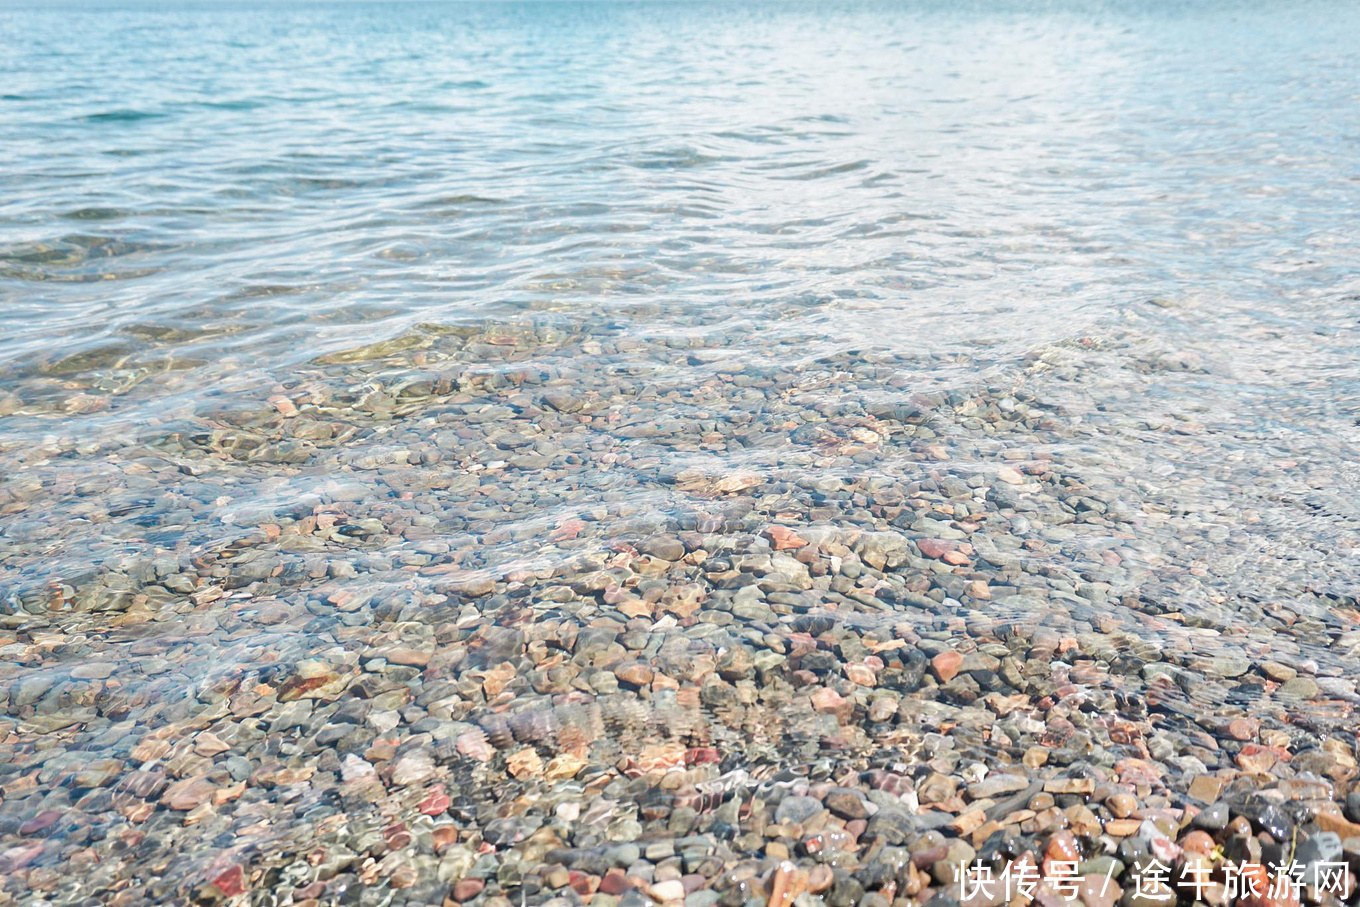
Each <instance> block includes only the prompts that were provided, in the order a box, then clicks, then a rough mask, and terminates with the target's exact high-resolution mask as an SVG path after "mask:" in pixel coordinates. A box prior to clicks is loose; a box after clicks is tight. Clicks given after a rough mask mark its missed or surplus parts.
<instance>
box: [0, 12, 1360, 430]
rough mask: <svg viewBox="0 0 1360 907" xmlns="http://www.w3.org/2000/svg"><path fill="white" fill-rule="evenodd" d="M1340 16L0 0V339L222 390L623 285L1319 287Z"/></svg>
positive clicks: (1345, 52) (786, 323) (902, 318)
mask: <svg viewBox="0 0 1360 907" xmlns="http://www.w3.org/2000/svg"><path fill="white" fill-rule="evenodd" d="M1358 26H1360V21H1358V20H1357V12H1356V9H1355V7H1354V5H1352V4H1344V3H1339V4H1325V3H1311V4H1295V5H1291V7H1290V12H1289V14H1288V15H1282V14H1280V12H1279V9H1278V8H1277V7H1275V6H1274V5H1271V4H1231V3H1213V4H1174V3H1143V4H1138V3H1114V4H1098V3H1090V4H1042V5H1031V4H964V5H956V4H911V3H901V4H878V3H864V4H850V5H844V4H836V5H818V4H807V3H791V4H778V3H752V4H722V3H711V4H708V3H706V4H647V3H585V4H578V3H541V4H533V3H531V4H522V3H492V4H481V3H458V4H442V3H399V4H369V3H339V4H327V3H296V4H294V3H284V4H253V5H252V4H219V3H202V4H176V3H145V4H139V3H134V4H125V3H98V4H95V3H91V4H77V5H52V4H42V5H29V4H22V3H21V4H15V3H6V4H5V5H4V6H0V84H3V92H2V93H0V98H2V99H0V199H3V202H0V204H2V205H3V207H0V231H2V232H0V237H3V239H2V243H3V244H2V245H0V261H3V270H2V271H0V281H3V282H2V283H0V292H3V294H4V296H5V299H6V304H5V306H4V311H3V314H0V319H3V327H4V337H3V340H0V362H3V363H4V366H5V367H6V368H7V369H9V370H11V372H12V373H17V374H20V375H22V374H24V373H26V370H28V369H32V368H34V367H36V366H37V365H39V364H40V363H42V362H45V361H48V360H49V359H50V358H52V357H53V356H65V355H69V354H70V353H73V352H78V351H89V352H96V351H99V350H112V351H114V352H117V353H120V354H126V355H127V356H130V357H131V358H130V360H128V361H131V362H134V363H147V364H149V365H151V366H153V367H154V366H155V365H156V364H159V363H163V362H166V361H173V360H190V361H194V362H195V363H201V364H195V365H194V368H195V374H196V375H197V376H198V381H197V383H198V384H199V386H200V387H208V386H210V385H212V384H213V383H215V382H226V383H227V386H228V387H230V388H232V389H238V388H239V389H241V390H243V391H244V390H245V389H246V388H247V387H249V386H250V385H252V384H259V383H260V382H263V381H264V380H265V379H266V376H267V375H273V374H276V373H277V372H278V371H279V370H286V369H287V368H289V367H290V366H292V365H295V364H297V363H299V362H301V361H304V360H305V359H306V358H307V357H308V356H310V355H312V354H314V353H315V352H317V351H324V350H330V349H338V348H343V347H344V346H346V345H348V344H349V341H350V340H351V339H352V337H353V335H354V332H355V331H356V330H361V331H362V332H363V333H364V334H365V336H375V337H377V336H391V335H395V334H398V333H400V332H401V331H402V330H403V329H404V328H406V327H409V326H410V325H412V324H415V323H418V322H421V321H427V322H428V321H438V322H441V323H479V322H482V321H485V320H495V319H512V318H514V317H516V316H517V315H522V314H524V313H529V312H543V311H548V312H551V313H552V318H553V319H554V320H557V321H560V322H562V323H563V324H587V325H589V324H595V323H598V322H601V321H605V320H608V319H610V318H614V317H621V313H624V312H626V310H627V308H628V306H629V305H630V304H632V303H634V302H638V301H645V302H646V303H647V304H649V305H656V306H657V307H658V314H657V316H656V319H655V320H654V321H651V322H649V323H648V325H647V328H646V329H648V330H655V331H678V332H688V331H693V330H708V329H712V328H714V327H719V326H721V327H746V326H756V325H760V326H764V325H768V324H770V323H771V322H777V323H778V324H779V328H778V329H779V330H781V331H788V332H799V333H801V334H804V335H805V336H807V337H808V338H809V343H810V347H809V350H808V352H809V355H811V354H813V353H814V352H824V351H826V350H828V349H832V348H848V347H852V346H856V345H862V344H864V343H865V342H866V341H868V340H871V339H872V340H875V341H879V342H882V343H884V344H892V345H897V346H899V347H903V346H907V347H911V348H922V347H924V348H926V349H931V350H946V351H953V350H957V349H968V350H971V349H973V348H976V347H977V346H980V345H981V346H985V347H987V348H988V349H989V350H991V351H992V352H993V354H994V355H996V356H999V357H1004V356H1005V355H1006V354H1007V353H1011V352H1014V351H1016V350H1019V349H1025V348H1028V346H1030V345H1032V343H1033V342H1034V341H1036V340H1047V339H1052V338H1053V337H1056V336H1060V335H1065V334H1066V333H1068V332H1069V331H1070V329H1071V328H1072V327H1073V326H1074V325H1081V324H1089V323H1091V322H1093V321H1095V320H1096V319H1099V318H1101V317H1103V316H1105V315H1108V314H1109V313H1110V312H1111V311H1114V310H1117V309H1118V308H1119V307H1120V306H1124V305H1127V304H1129V303H1130V302H1131V301H1133V300H1137V299H1141V298H1144V297H1148V296H1157V295H1161V294H1166V293H1171V294H1175V293H1179V292H1182V291H1183V290H1184V288H1185V287H1187V286H1193V287H1194V289H1195V290H1196V292H1199V293H1203V294H1206V295H1211V296H1223V297H1231V298H1233V299H1234V300H1242V301H1244V302H1247V303H1250V302H1251V301H1253V300H1256V299H1260V298H1273V297H1275V296H1277V295H1278V294H1280V293H1311V292H1314V291H1316V290H1319V289H1322V290H1325V289H1326V288H1329V287H1331V288H1335V287H1337V286H1338V285H1339V284H1341V283H1342V282H1344V281H1345V280H1346V279H1348V278H1349V276H1350V274H1351V271H1352V270H1353V268H1352V264H1353V261H1354V260H1355V252H1356V242H1357V240H1356V235H1355V231H1354V229H1353V227H1352V224H1351V221H1352V220H1353V217H1352V215H1353V213H1354V211H1355V208H1356V201H1357V191H1360V190H1357V184H1356V176H1357V173H1356V165H1355V155H1354V148H1355V141H1356V132H1355V118H1354V115H1353V113H1354V110H1353V108H1354V104H1355V100H1356V90H1357V85H1356V78H1355V73H1356V71H1357V68H1360V67H1357V53H1358V52H1357V50H1356V45H1355V40H1354V37H1355V35H1356V33H1357V30H1358V28H1357V27H1358ZM733 303H737V304H736V305H734V304H733ZM622 317H628V316H626V315H623V316H622ZM356 326H361V327H357V328H356ZM58 337H59V338H61V339H60V343H55V342H54V341H55V340H56V338H58ZM188 394H189V396H190V397H193V396H194V395H195V392H194V391H188ZM149 396H150V397H155V396H156V395H149ZM167 402H168V401H166V400H165V399H163V398H162V399H143V398H140V397H137V398H136V399H135V400H128V401H127V402H126V403H125V404H122V405H120V406H118V407H116V408H115V409H114V416H115V417H117V416H126V417H127V419H128V420H129V421H137V420H142V419H145V418H146V417H147V415H148V413H150V412H154V411H155V409H156V407H158V406H164V405H166V404H167Z"/></svg>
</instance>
